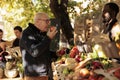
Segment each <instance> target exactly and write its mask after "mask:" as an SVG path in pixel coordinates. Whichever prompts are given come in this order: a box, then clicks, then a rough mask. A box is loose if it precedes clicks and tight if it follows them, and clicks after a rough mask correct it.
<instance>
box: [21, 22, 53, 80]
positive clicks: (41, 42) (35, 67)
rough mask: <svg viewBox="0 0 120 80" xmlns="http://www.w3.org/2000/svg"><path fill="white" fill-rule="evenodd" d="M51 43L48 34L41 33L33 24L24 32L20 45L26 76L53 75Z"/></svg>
mask: <svg viewBox="0 0 120 80" xmlns="http://www.w3.org/2000/svg"><path fill="white" fill-rule="evenodd" d="M50 42H51V40H50V38H49V37H48V36H47V35H46V33H43V32H40V30H38V29H37V28H36V27H35V26H34V25H33V24H31V23H29V26H28V27H27V28H26V29H25V30H24V31H23V33H22V38H21V39H20V44H19V45H20V49H21V52H22V59H23V66H24V69H25V75H26V76H46V75H49V76H50V75H52V72H51V57H50V52H49V45H50ZM49 72H50V73H49ZM50 80H51V79H50Z"/></svg>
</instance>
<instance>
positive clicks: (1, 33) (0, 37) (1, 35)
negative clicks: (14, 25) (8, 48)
mask: <svg viewBox="0 0 120 80" xmlns="http://www.w3.org/2000/svg"><path fill="white" fill-rule="evenodd" d="M2 37H3V32H0V40H1V39H2Z"/></svg>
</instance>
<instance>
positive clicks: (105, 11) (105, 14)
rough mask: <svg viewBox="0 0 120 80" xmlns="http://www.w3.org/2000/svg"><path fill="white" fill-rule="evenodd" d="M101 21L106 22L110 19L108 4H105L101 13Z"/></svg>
mask: <svg viewBox="0 0 120 80" xmlns="http://www.w3.org/2000/svg"><path fill="white" fill-rule="evenodd" d="M102 18H103V23H108V22H109V21H110V20H111V19H112V15H111V9H110V7H109V6H105V7H104V9H103V13H102Z"/></svg>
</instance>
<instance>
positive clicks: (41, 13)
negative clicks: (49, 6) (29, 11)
mask: <svg viewBox="0 0 120 80" xmlns="http://www.w3.org/2000/svg"><path fill="white" fill-rule="evenodd" d="M43 16H48V15H47V14H46V13H45V12H38V13H36V14H35V16H34V23H35V22H36V21H37V20H38V19H40V18H42V17H43Z"/></svg>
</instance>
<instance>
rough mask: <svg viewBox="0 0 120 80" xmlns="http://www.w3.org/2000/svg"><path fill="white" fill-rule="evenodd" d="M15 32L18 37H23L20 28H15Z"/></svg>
mask: <svg viewBox="0 0 120 80" xmlns="http://www.w3.org/2000/svg"><path fill="white" fill-rule="evenodd" d="M14 33H15V35H16V37H17V38H20V37H21V32H20V31H19V30H14Z"/></svg>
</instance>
